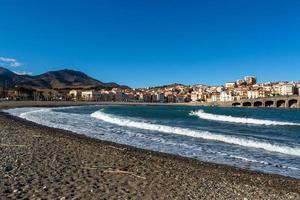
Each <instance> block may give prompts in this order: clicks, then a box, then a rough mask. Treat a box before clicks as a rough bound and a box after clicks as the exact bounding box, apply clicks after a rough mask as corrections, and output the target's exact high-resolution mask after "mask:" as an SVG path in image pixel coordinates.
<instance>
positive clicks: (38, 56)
mask: <svg viewBox="0 0 300 200" xmlns="http://www.w3.org/2000/svg"><path fill="white" fill-rule="evenodd" d="M8 58H10V59H8ZM0 65H2V66H6V67H8V68H9V69H11V70H13V71H17V72H26V73H32V74H34V75H36V74H39V73H42V72H45V71H48V70H58V69H64V68H71V69H75V70H81V71H83V72H86V73H87V74H89V75H91V76H93V77H95V78H97V79H99V80H101V81H104V82H110V81H115V82H118V83H121V84H126V85H129V86H131V87H143V86H154V85H162V84H168V83H174V82H179V83H184V84H195V83H204V84H211V85H216V84H223V83H224V82H225V81H231V80H235V79H238V78H240V77H242V76H244V75H256V76H257V77H258V79H259V81H260V82H263V81H272V80H299V79H300V1H299V0H280V1H279V0H195V1H193V0H135V1H132V0H126V1H125V0H95V1H92V0H81V1H79V0H48V1H47V0H0Z"/></svg>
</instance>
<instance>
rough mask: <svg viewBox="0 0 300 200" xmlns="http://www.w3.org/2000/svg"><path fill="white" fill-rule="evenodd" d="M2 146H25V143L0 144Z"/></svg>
mask: <svg viewBox="0 0 300 200" xmlns="http://www.w3.org/2000/svg"><path fill="white" fill-rule="evenodd" d="M0 146H2V147H27V145H24V144H0Z"/></svg>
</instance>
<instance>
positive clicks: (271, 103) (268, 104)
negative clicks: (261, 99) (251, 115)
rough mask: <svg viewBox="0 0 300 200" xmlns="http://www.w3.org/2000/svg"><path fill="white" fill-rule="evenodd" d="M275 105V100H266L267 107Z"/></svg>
mask: <svg viewBox="0 0 300 200" xmlns="http://www.w3.org/2000/svg"><path fill="white" fill-rule="evenodd" d="M272 106H274V101H266V103H265V107H272Z"/></svg>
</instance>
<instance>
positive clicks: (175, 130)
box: [91, 110, 300, 156]
mask: <svg viewBox="0 0 300 200" xmlns="http://www.w3.org/2000/svg"><path fill="white" fill-rule="evenodd" d="M91 117H93V118H97V119H100V120H102V121H105V122H108V123H111V124H116V125H118V126H125V127H132V128H139V129H144V130H151V131H158V132H162V133H170V134H177V135H184V136H189V137H195V138H201V139H207V140H215V141H219V142H224V143H228V144H235V145H239V146H243V147H248V148H249V147H250V148H257V149H264V150H267V151H270V152H277V153H282V154H288V155H294V156H300V148H299V147H289V146H282V145H276V144H271V143H268V142H261V141H256V140H252V139H244V138H237V137H233V136H226V135H219V134H214V133H211V132H208V131H201V130H192V129H188V128H180V127H173V126H166V125H160V124H152V123H148V122H139V121H134V120H131V119H127V118H123V117H118V116H115V115H111V114H106V113H104V112H102V111H101V110H100V111H96V112H94V113H92V114H91Z"/></svg>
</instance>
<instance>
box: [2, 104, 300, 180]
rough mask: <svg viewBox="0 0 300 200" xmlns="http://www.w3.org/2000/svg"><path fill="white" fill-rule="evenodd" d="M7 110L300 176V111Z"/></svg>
mask: <svg viewBox="0 0 300 200" xmlns="http://www.w3.org/2000/svg"><path fill="white" fill-rule="evenodd" d="M6 112H8V113H10V114H12V115H14V116H17V117H20V118H23V119H26V120H29V121H32V122H35V123H38V124H42V125H45V126H49V127H54V128H60V129H64V130H69V131H72V132H75V133H78V134H84V135H86V136H88V137H92V138H97V139H100V140H106V141H112V142H116V143H120V144H126V145H130V146H134V147H138V148H142V149H148V150H153V151H158V152H164V153H169V154H174V155H179V156H183V157H189V158H194V159H197V160H201V161H206V162H213V163H219V164H225V165H230V166H235V167H239V168H243V169H248V170H253V171H260V172H265V173H271V174H279V175H283V176H289V177H294V178H297V179H300V109H277V108H219V107H200V106H199V107H196V106H174V105H165V106H161V105H160V106H159V105H155V106H153V105H135V106H133V105H101V106H79V107H78V106H76V107H60V108H59V107H58V108H41V107H31V108H14V109H9V110H6Z"/></svg>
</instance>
